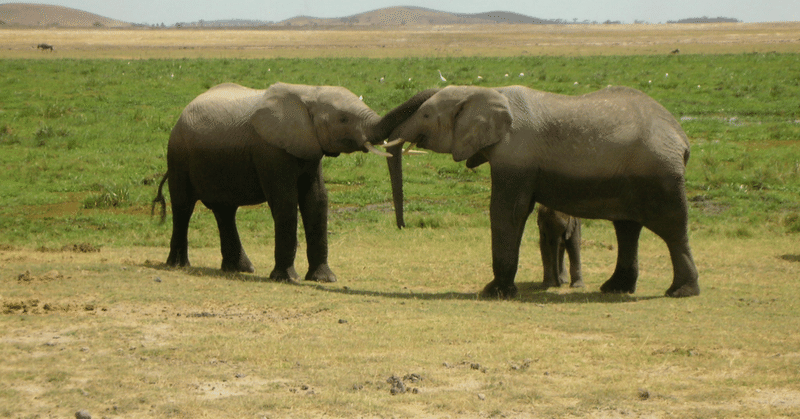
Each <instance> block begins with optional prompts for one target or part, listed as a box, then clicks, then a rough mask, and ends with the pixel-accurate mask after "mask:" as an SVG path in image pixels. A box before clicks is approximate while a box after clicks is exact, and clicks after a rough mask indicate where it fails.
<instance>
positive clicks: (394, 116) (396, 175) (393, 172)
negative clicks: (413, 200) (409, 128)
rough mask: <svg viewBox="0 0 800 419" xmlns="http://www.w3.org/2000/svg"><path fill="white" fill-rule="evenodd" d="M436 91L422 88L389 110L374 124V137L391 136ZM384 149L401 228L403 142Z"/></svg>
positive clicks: (402, 225)
mask: <svg viewBox="0 0 800 419" xmlns="http://www.w3.org/2000/svg"><path fill="white" fill-rule="evenodd" d="M438 91H439V89H428V90H423V91H421V92H419V93H417V94H416V95H414V96H413V97H411V99H409V100H407V101H406V102H405V103H403V104H402V105H400V106H398V107H396V108H394V109H392V110H391V111H389V112H388V113H387V114H386V115H385V116H384V117H383V118H382V119H381V121H380V122H379V123H378V125H377V126H376V129H375V132H376V138H380V139H385V138H388V137H389V136H391V134H392V131H394V130H395V129H396V128H397V127H398V126H400V124H402V123H403V122H405V120H406V119H408V118H409V117H410V116H411V115H413V114H414V112H416V111H417V109H419V107H420V106H422V104H423V103H425V101H426V100H428V99H429V98H430V97H431V96H433V95H434V94H436V92H438ZM386 151H388V152H389V153H391V155H392V156H391V157H387V158H386V163H387V164H388V165H389V177H390V179H391V182H392V201H393V202H394V216H395V221H396V223H397V228H403V227H405V226H406V223H405V220H404V218H403V144H402V143H401V144H397V145H394V146H391V147H387V148H386Z"/></svg>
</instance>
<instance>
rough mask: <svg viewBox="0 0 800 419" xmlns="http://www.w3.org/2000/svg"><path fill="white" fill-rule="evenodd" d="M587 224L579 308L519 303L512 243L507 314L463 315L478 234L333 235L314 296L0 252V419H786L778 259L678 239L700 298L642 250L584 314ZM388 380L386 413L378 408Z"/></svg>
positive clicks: (564, 302)
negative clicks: (327, 280) (630, 281)
mask: <svg viewBox="0 0 800 419" xmlns="http://www.w3.org/2000/svg"><path fill="white" fill-rule="evenodd" d="M387 224H388V223H387ZM606 224H607V223H596V224H595V225H593V226H591V227H590V228H587V229H586V231H585V235H586V239H587V242H586V243H585V246H584V256H585V260H586V264H585V269H584V273H585V276H586V281H587V288H586V289H581V290H570V289H563V290H551V291H547V292H542V291H537V290H535V289H533V288H534V287H533V284H534V283H535V282H538V281H539V280H540V279H539V278H540V275H541V271H540V268H539V263H538V261H537V257H538V255H537V248H536V246H535V237H536V236H535V231H531V232H530V234H529V235H528V236H526V240H525V244H524V245H523V255H522V260H521V263H522V267H521V270H520V274H519V278H518V281H519V282H520V284H521V285H522V292H521V294H522V295H521V297H520V298H519V299H518V300H515V301H479V300H476V298H475V294H474V293H475V292H476V291H478V290H479V289H480V287H481V286H482V285H483V283H484V282H485V281H487V280H488V279H489V275H490V274H491V267H490V265H489V261H488V258H489V252H488V240H487V238H488V237H487V236H488V233H489V232H488V230H487V229H485V228H466V229H448V230H435V229H434V230H431V229H411V230H406V231H402V232H401V231H396V230H393V229H391V227H390V226H389V227H386V229H384V228H379V229H378V230H379V231H375V229H374V228H353V229H350V230H348V231H344V232H342V233H341V234H337V235H336V236H335V237H334V238H333V243H332V247H333V249H335V251H334V252H333V253H332V255H331V256H332V260H331V262H332V266H333V268H334V269H335V270H336V271H337V273H338V274H339V276H340V282H339V283H335V284H328V285H323V286H315V285H309V284H303V285H302V286H292V285H287V284H276V283H272V282H264V281H263V275H264V274H265V273H266V271H267V270H268V269H269V266H270V263H271V256H270V255H271V248H270V247H269V246H264V245H263V244H258V243H256V242H255V240H252V239H251V240H248V243H246V246H247V247H248V249H250V250H251V252H250V255H251V257H252V258H253V261H254V263H255V264H256V265H257V266H258V269H259V270H260V271H259V272H260V273H257V274H256V275H224V274H221V273H220V272H219V271H217V269H216V268H217V266H218V264H219V254H218V250H217V249H216V248H193V249H191V252H192V258H193V261H194V263H195V266H196V267H195V268H192V269H187V270H169V269H164V268H163V266H162V264H161V262H162V261H163V259H164V258H165V257H166V252H167V249H160V248H108V249H105V248H104V249H102V250H101V251H100V252H96V253H75V252H72V251H61V252H46V253H42V252H35V251H30V250H19V249H17V250H2V251H0V262H2V264H1V265H0V280H2V282H3V284H4V285H3V290H2V294H3V295H2V297H0V299H2V308H3V311H4V313H3V314H0V327H1V328H2V330H3V334H2V337H0V355H2V357H3V360H4V361H3V363H2V366H1V367H0V379H1V380H2V382H4V383H6V387H5V389H4V390H0V415H2V416H10V417H36V416H41V417H44V416H55V417H67V416H71V415H72V413H73V412H75V411H77V410H78V409H88V410H89V411H90V412H91V413H92V415H93V416H98V417H100V416H109V417H129V418H145V417H148V418H152V417H176V416H177V417H221V416H226V417H292V418H303V417H322V416H325V417H332V418H344V417H365V418H372V417H434V418H444V417H451V418H474V417H508V418H527V417H594V418H607V417H620V416H625V417H630V418H644V417H669V416H679V417H684V418H694V417H698V418H699V417H763V418H767V417H769V418H775V417H793V416H794V415H797V414H798V413H800V391H798V388H797V386H796V383H797V377H798V373H797V368H798V362H799V361H798V360H800V354H799V353H798V351H797V348H798V345H799V344H800V341H799V340H798V339H800V338H799V337H798V335H797V333H796V330H797V328H798V327H800V324H798V318H797V317H796V313H797V307H798V304H800V301H799V300H798V294H797V292H795V291H796V289H795V285H794V283H793V282H794V281H793V280H794V279H795V278H797V277H798V276H799V275H800V263H798V260H800V259H798V253H800V248H798V247H797V245H796V241H795V240H794V238H792V237H761V236H758V237H753V238H747V239H731V240H720V238H719V237H716V236H707V235H700V236H699V237H694V238H693V244H694V248H695V249H696V257H697V262H698V266H699V267H700V268H701V275H702V277H701V281H702V283H701V284H702V286H703V295H701V296H700V297H697V298H691V299H681V300H675V299H669V298H663V297H661V293H662V292H663V290H664V288H666V286H667V285H668V283H669V280H670V266H669V257H668V255H667V252H666V249H665V248H664V245H663V242H661V241H660V240H659V239H657V238H656V237H655V236H654V235H652V234H650V233H645V234H644V235H643V238H642V249H641V264H642V268H643V270H642V278H641V279H640V287H639V291H638V292H637V294H636V295H635V296H627V295H626V296H602V295H600V294H598V293H597V288H598V287H599V285H600V284H601V283H602V281H603V280H604V279H605V277H606V276H607V275H608V274H609V273H610V270H611V269H612V267H613V261H614V257H615V252H614V251H613V250H611V249H609V248H608V247H607V245H608V244H610V243H613V230H612V229H611V228H610V227H608V226H607V225H606ZM375 249H387V251H388V252H389V253H390V254H392V255H391V256H390V255H382V254H380V253H376V252H375ZM453 249H458V251H453ZM396 251H397V252H398V253H397V254H394V252H396ZM300 253H301V254H302V249H301V251H300ZM303 259H304V258H302V257H301V258H300V260H299V262H300V263H299V266H298V270H300V271H302V270H303V269H304V266H302V265H303V262H304V261H303ZM54 271H57V272H54ZM28 272H29V273H28ZM412 374H417V375H418V376H419V377H420V378H421V380H416V381H415V380H414V377H413V376H412ZM393 375H395V376H397V377H398V378H400V379H401V380H402V379H403V378H404V377H406V379H405V380H403V381H404V382H405V385H406V386H407V388H406V389H407V390H408V391H407V392H406V393H403V394H397V395H392V392H391V389H392V387H393V386H392V384H391V383H388V382H387V379H389V378H390V377H391V376H393ZM414 388H416V389H417V391H416V392H414V391H413V389H414ZM666 412H668V413H666Z"/></svg>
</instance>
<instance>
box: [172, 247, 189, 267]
mask: <svg viewBox="0 0 800 419" xmlns="http://www.w3.org/2000/svg"><path fill="white" fill-rule="evenodd" d="M167 266H169V267H171V268H177V267H181V268H183V267H189V266H192V265H191V264H190V263H189V257H188V256H187V255H186V253H181V252H176V251H170V252H169V256H167Z"/></svg>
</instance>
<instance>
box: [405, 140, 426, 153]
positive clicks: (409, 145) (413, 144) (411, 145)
mask: <svg viewBox="0 0 800 419" xmlns="http://www.w3.org/2000/svg"><path fill="white" fill-rule="evenodd" d="M415 145H417V144H416V143H409V144H408V147H407V148H406V149H405V150H403V154H404V155H406V156H407V155H409V154H427V153H425V152H424V151H422V152H420V151H416V150H414V151H412V150H411V149H412V148H414V146H415Z"/></svg>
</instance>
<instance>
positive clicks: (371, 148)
mask: <svg viewBox="0 0 800 419" xmlns="http://www.w3.org/2000/svg"><path fill="white" fill-rule="evenodd" d="M364 147H365V148H366V149H367V151H369V152H370V153H372V154H377V155H379V156H381V157H392V155H391V154H389V153H387V152H385V151H380V150H378V149H377V148H375V146H374V145H372V143H370V142H366V143H364Z"/></svg>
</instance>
